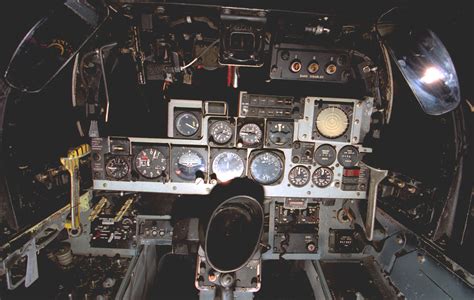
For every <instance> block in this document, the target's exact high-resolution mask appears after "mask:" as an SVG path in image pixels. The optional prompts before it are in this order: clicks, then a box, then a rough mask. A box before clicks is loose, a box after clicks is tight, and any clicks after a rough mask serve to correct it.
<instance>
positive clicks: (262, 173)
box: [250, 152, 283, 184]
mask: <svg viewBox="0 0 474 300" xmlns="http://www.w3.org/2000/svg"><path fill="white" fill-rule="evenodd" d="M250 175H251V176H252V178H253V179H254V180H255V181H257V182H258V183H261V184H272V183H274V182H276V181H277V180H278V179H280V178H281V176H282V175H283V161H282V160H281V158H280V157H279V156H278V155H276V154H275V153H272V152H262V153H260V154H257V155H256V156H255V157H254V158H253V159H252V162H251V164H250Z"/></svg>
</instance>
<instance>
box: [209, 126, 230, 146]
mask: <svg viewBox="0 0 474 300" xmlns="http://www.w3.org/2000/svg"><path fill="white" fill-rule="evenodd" d="M209 133H210V135H211V136H212V139H213V140H214V142H216V143H217V144H225V143H227V142H229V141H230V139H231V138H232V127H231V126H230V124H229V122H226V121H217V122H215V123H212V125H211V126H210V127H209Z"/></svg>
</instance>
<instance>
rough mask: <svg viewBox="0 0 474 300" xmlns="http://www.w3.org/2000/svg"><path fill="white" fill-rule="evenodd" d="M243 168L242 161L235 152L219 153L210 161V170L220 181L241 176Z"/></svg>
mask: <svg viewBox="0 0 474 300" xmlns="http://www.w3.org/2000/svg"><path fill="white" fill-rule="evenodd" d="M244 168H245V167H244V161H243V160H242V158H241V157H240V156H239V155H238V154H237V153H235V152H222V153H219V154H218V155H217V156H216V157H215V158H214V161H213V162H212V171H213V172H214V173H215V174H216V176H217V179H218V180H220V181H222V182H225V181H229V180H231V179H234V178H236V177H240V176H242V174H243V173H244Z"/></svg>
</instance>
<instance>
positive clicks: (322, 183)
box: [312, 167, 333, 188]
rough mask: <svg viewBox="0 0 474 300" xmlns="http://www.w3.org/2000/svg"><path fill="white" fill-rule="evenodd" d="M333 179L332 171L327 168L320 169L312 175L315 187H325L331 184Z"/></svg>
mask: <svg viewBox="0 0 474 300" xmlns="http://www.w3.org/2000/svg"><path fill="white" fill-rule="evenodd" d="M332 178H333V173H332V170H331V169H329V168H325V167H321V168H318V169H316V170H315V171H314V173H313V178H312V180H313V183H314V185H316V186H317V187H320V188H322V187H327V186H328V185H330V184H331V182H332Z"/></svg>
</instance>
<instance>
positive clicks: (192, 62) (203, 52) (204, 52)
mask: <svg viewBox="0 0 474 300" xmlns="http://www.w3.org/2000/svg"><path fill="white" fill-rule="evenodd" d="M218 42H219V39H217V40H215V41H214V42H212V43H211V44H210V45H209V46H208V47H207V48H206V49H204V50H203V51H202V52H201V53H200V54H199V55H198V56H197V57H196V58H194V59H193V60H192V61H191V62H189V63H188V64H185V65H184V66H182V67H181V68H180V70H181V71H184V70H185V69H187V68H189V67H190V66H192V65H193V64H194V63H195V62H197V60H198V59H200V58H201V57H202V56H203V55H204V54H206V53H207V51H209V50H210V49H211V48H212V47H213V46H214V45H216V44H217V43H218Z"/></svg>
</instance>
